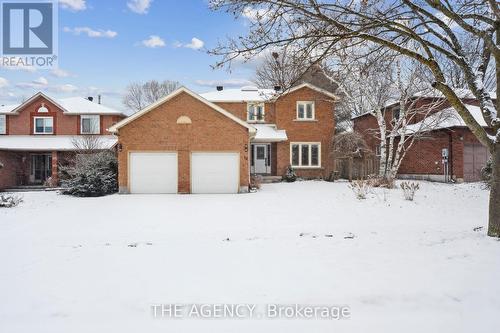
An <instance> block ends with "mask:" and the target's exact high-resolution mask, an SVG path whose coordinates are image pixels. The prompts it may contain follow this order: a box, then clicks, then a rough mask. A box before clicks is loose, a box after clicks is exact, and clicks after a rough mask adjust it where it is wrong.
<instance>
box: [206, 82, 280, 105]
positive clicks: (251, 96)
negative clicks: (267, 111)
mask: <svg viewBox="0 0 500 333" xmlns="http://www.w3.org/2000/svg"><path fill="white" fill-rule="evenodd" d="M274 95H275V91H274V89H258V88H257V87H251V86H246V87H242V88H238V89H223V90H221V91H218V90H216V91H211V92H207V93H203V94H200V96H201V97H203V98H205V99H206V100H208V101H210V102H264V101H267V100H270V99H271V98H272V97H273V96H274Z"/></svg>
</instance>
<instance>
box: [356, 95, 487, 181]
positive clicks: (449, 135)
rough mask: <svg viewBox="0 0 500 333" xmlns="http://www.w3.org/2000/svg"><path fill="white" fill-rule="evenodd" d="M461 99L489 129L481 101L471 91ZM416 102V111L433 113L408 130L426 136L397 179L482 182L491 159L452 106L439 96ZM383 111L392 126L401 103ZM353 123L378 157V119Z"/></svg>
mask: <svg viewBox="0 0 500 333" xmlns="http://www.w3.org/2000/svg"><path fill="white" fill-rule="evenodd" d="M459 96H460V97H462V100H463V102H464V103H465V104H466V106H467V108H468V109H469V112H470V113H471V114H472V115H473V116H474V117H475V118H476V120H477V121H478V122H479V124H481V125H482V126H485V127H486V123H485V121H484V119H483V117H482V115H481V111H480V109H479V107H478V104H479V103H478V101H477V100H476V99H474V98H472V97H471V94H470V92H468V91H460V92H459ZM492 98H495V96H494V95H493V96H492ZM414 100H415V102H414V107H415V108H424V107H425V106H427V105H432V112H430V113H429V114H427V115H426V116H427V118H425V119H424V116H422V115H420V116H416V117H414V119H412V121H411V123H412V124H411V125H409V127H408V130H409V131H412V130H413V131H418V130H419V129H425V133H424V134H423V135H419V138H417V139H416V140H415V142H414V143H413V146H412V147H411V148H410V149H409V150H408V151H407V153H406V156H405V158H404V159H403V161H402V163H401V166H400V168H399V170H398V177H400V178H413V179H426V180H434V181H450V180H453V181H457V182H463V181H466V182H469V181H478V180H480V178H481V177H480V171H481V168H482V167H483V166H484V165H485V164H486V161H487V159H488V156H489V155H488V150H487V148H486V147H484V146H483V145H482V144H481V143H480V142H479V140H477V138H476V137H475V136H474V135H473V134H472V132H471V131H470V130H469V129H468V128H467V126H466V125H465V123H464V122H463V120H462V118H461V117H460V116H459V115H458V113H457V112H456V111H455V110H454V109H453V108H452V107H450V104H449V103H448V102H447V101H446V100H444V99H443V98H442V97H440V96H439V95H434V96H429V95H423V96H421V95H417V96H414ZM384 111H385V120H386V123H387V124H390V123H391V121H392V120H393V119H394V118H395V117H398V114H399V103H389V104H388V105H387V106H386V108H385V110H384ZM352 120H353V127H354V131H356V132H358V133H360V134H362V135H363V137H364V139H365V141H366V142H367V144H368V147H369V148H370V149H372V150H373V151H374V152H375V153H376V154H377V155H379V153H380V149H379V146H380V140H378V138H377V137H378V135H376V132H377V131H378V125H377V121H376V118H375V117H374V116H373V115H372V114H370V113H366V114H363V115H360V116H357V117H353V118H352ZM389 126H390V125H389ZM443 155H444V156H443Z"/></svg>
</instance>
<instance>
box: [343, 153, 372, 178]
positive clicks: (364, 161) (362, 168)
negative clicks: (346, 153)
mask: <svg viewBox="0 0 500 333" xmlns="http://www.w3.org/2000/svg"><path fill="white" fill-rule="evenodd" d="M379 165H380V162H379V158H378V156H367V157H360V158H342V159H336V160H335V171H337V173H338V175H339V177H340V178H343V179H349V180H352V179H366V178H367V177H368V176H370V175H376V174H378V169H379Z"/></svg>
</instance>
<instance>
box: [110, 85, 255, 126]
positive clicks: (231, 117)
mask: <svg viewBox="0 0 500 333" xmlns="http://www.w3.org/2000/svg"><path fill="white" fill-rule="evenodd" d="M183 92H184V93H186V94H188V95H190V96H191V97H193V98H195V99H197V100H198V101H200V102H202V103H204V104H206V105H208V106H209V107H210V108H212V109H213V110H215V111H217V112H219V113H221V114H223V115H224V116H226V117H228V118H229V119H231V120H233V121H234V122H236V123H238V124H239V125H241V126H243V127H245V128H247V129H248V131H249V132H250V133H255V132H256V131H257V130H256V129H255V127H253V126H252V125H250V124H248V123H247V122H245V121H243V120H241V119H240V118H238V117H236V116H234V115H233V114H231V113H229V112H228V111H226V110H224V109H223V108H221V107H220V106H218V105H215V104H214V103H212V102H209V101H207V100H206V99H205V98H203V97H202V96H200V95H198V94H197V93H195V92H193V91H191V90H189V89H188V88H186V87H180V88H178V89H177V90H175V91H173V92H171V93H170V94H168V95H167V96H165V97H163V98H162V99H160V100H158V101H156V102H155V103H153V104H151V105H149V106H147V107H146V108H144V109H142V110H141V111H138V112H136V113H134V114H133V115H131V116H129V117H127V118H125V119H123V120H122V121H120V122H118V123H117V124H115V125H113V126H111V127H110V128H109V129H108V131H110V132H118V129H120V128H121V127H123V126H125V125H127V124H128V123H130V122H132V121H134V120H135V119H137V118H139V117H141V116H143V115H145V114H146V113H148V112H149V111H151V110H154V109H155V108H157V107H158V106H160V105H162V104H163V103H165V102H167V101H169V100H171V99H172V98H174V97H175V96H177V95H179V94H180V93H183Z"/></svg>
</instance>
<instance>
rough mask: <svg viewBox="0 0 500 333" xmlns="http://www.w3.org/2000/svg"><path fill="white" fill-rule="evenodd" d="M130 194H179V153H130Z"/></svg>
mask: <svg viewBox="0 0 500 333" xmlns="http://www.w3.org/2000/svg"><path fill="white" fill-rule="evenodd" d="M129 168H130V170H129V175H130V179H129V181H130V193H177V153H155V152H137V153H130V163H129Z"/></svg>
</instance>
